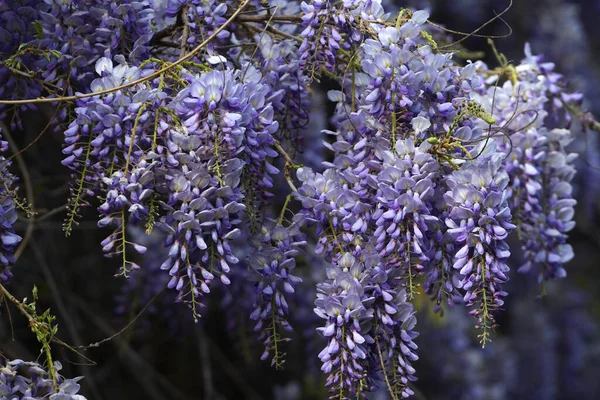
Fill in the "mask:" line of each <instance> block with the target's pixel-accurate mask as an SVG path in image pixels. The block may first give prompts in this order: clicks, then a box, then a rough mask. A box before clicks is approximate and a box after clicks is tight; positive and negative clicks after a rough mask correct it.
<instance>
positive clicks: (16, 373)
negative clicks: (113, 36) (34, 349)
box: [0, 357, 85, 400]
mask: <svg viewBox="0 0 600 400" xmlns="http://www.w3.org/2000/svg"><path fill="white" fill-rule="evenodd" d="M54 369H55V371H60V370H61V369H62V365H61V364H60V363H59V362H58V361H57V362H55V363H54ZM79 380H81V377H78V378H74V379H67V378H64V377H63V376H61V375H59V374H57V375H56V383H57V385H58V390H57V391H55V390H54V387H53V385H54V384H53V381H52V379H51V378H50V376H49V374H48V371H47V370H46V369H45V368H43V367H42V366H41V365H40V364H38V363H35V362H26V361H23V360H6V359H4V357H0V397H2V398H4V399H23V400H41V399H52V400H85V397H83V396H82V395H80V394H77V393H78V392H79V389H80V385H79V383H77V382H78V381H79Z"/></svg>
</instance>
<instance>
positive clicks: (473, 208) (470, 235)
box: [445, 155, 515, 345]
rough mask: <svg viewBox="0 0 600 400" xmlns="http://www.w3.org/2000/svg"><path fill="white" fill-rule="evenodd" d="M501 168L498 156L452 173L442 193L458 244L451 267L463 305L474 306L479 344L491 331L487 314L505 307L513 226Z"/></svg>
mask: <svg viewBox="0 0 600 400" xmlns="http://www.w3.org/2000/svg"><path fill="white" fill-rule="evenodd" d="M500 165H501V156H499V155H498V156H495V157H493V158H492V159H487V160H485V161H480V163H477V162H476V163H474V164H472V165H469V166H468V167H467V168H464V169H461V170H459V171H455V172H454V173H452V174H451V175H450V176H448V181H447V184H448V187H449V189H450V190H449V191H448V192H447V193H446V195H445V197H446V203H447V204H448V206H449V207H450V211H449V213H448V218H447V219H446V221H445V223H446V225H447V226H448V232H449V233H450V234H451V235H452V236H453V237H454V239H455V241H456V246H455V250H456V252H455V253H454V265H453V268H454V269H456V270H459V271H460V275H461V276H462V277H463V279H462V280H461V281H460V282H458V285H457V286H458V288H459V289H462V291H464V292H465V294H464V301H465V303H466V306H467V307H471V306H473V305H475V306H476V308H474V309H473V310H472V311H471V312H470V314H471V315H474V316H476V317H477V320H478V325H479V327H480V328H481V329H482V330H483V332H482V333H481V335H480V336H481V342H482V344H483V345H485V342H486V341H487V340H489V338H488V334H489V333H488V331H487V330H488V328H494V327H495V321H494V317H493V315H492V314H491V313H492V312H493V311H494V310H497V309H498V308H499V307H501V306H502V305H503V304H504V301H503V300H502V299H501V297H502V296H505V295H506V292H504V291H502V288H501V286H502V284H503V283H504V282H506V281H507V280H508V276H507V274H508V271H509V267H508V265H507V264H506V261H507V260H508V257H509V256H510V251H509V248H508V244H507V243H506V241H505V239H506V237H507V236H508V234H509V233H510V232H511V231H512V230H513V229H514V228H515V226H514V225H513V224H511V222H510V221H511V212H510V208H509V207H508V203H507V201H506V194H505V188H506V185H507V184H508V174H506V172H504V171H502V170H500Z"/></svg>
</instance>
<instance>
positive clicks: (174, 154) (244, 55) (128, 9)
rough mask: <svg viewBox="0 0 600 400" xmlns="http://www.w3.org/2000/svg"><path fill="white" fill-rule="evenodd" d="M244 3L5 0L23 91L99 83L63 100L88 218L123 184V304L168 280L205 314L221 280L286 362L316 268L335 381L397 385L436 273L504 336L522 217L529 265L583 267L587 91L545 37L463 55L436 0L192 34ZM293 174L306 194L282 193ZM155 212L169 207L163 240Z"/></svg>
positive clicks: (362, 2) (337, 7)
mask: <svg viewBox="0 0 600 400" xmlns="http://www.w3.org/2000/svg"><path fill="white" fill-rule="evenodd" d="M244 4H247V3H244ZM267 5H268V6H269V7H266V6H267ZM236 7H239V4H238V3H236V2H232V1H216V0H205V1H201V0H143V1H124V2H120V3H119V2H112V1H97V0H84V1H81V2H75V1H70V0H66V1H58V0H46V1H44V2H42V3H40V4H37V3H35V2H31V1H28V0H24V1H22V2H21V3H20V6H19V7H13V8H10V7H8V6H6V5H0V21H5V24H4V25H2V28H0V39H2V40H0V55H2V59H3V61H2V62H0V97H10V98H13V97H14V98H22V97H39V96H56V95H57V94H60V91H59V90H58V89H59V88H62V89H63V90H64V91H65V93H70V94H71V93H78V92H81V93H91V94H93V96H89V97H84V98H79V99H78V100H77V101H76V104H75V107H74V108H73V109H71V110H70V111H71V112H67V110H68V108H67V107H65V108H64V109H62V110H61V113H60V114H59V117H64V118H67V117H68V118H69V119H68V121H67V122H68V124H69V125H68V127H67V128H66V129H65V130H64V141H65V148H64V149H63V153H64V155H65V158H64V160H63V165H64V166H66V167H67V168H69V169H70V170H71V172H72V175H73V178H74V179H73V182H72V183H71V196H70V199H69V214H68V217H67V220H66V222H65V230H66V232H67V234H68V233H70V231H71V230H72V228H73V226H74V225H75V224H76V223H77V218H78V216H79V211H80V209H81V207H84V206H88V205H90V204H91V202H92V201H93V198H94V197H98V198H99V199H100V201H99V204H98V205H97V210H98V212H99V213H100V218H99V221H98V225H99V226H100V227H110V228H111V229H112V231H111V232H110V233H109V234H108V237H107V238H106V239H105V240H104V241H102V248H103V251H104V252H105V254H106V255H107V256H117V257H119V258H120V259H122V262H121V269H120V274H122V275H125V276H127V275H128V274H129V273H130V272H131V274H132V275H131V278H130V281H128V282H127V283H126V284H125V286H124V288H123V291H122V293H121V296H120V298H119V302H120V307H119V311H120V312H125V311H131V310H133V309H135V305H133V306H132V305H131V304H127V303H128V302H132V293H138V294H139V297H140V299H141V300H140V301H144V302H146V301H149V300H150V298H151V296H153V295H154V294H155V293H157V292H158V291H159V290H160V289H162V288H163V287H165V286H166V287H168V288H170V289H174V291H173V292H172V293H173V296H174V297H175V300H176V301H177V302H184V303H186V304H188V305H189V307H190V308H191V309H192V317H193V318H194V320H197V318H198V317H199V316H200V307H204V306H205V305H204V303H203V302H204V300H203V299H202V297H203V296H204V295H206V294H208V293H210V292H213V291H218V290H220V291H221V292H223V293H225V296H224V298H225V300H224V301H223V302H222V307H223V308H224V309H225V312H226V315H227V316H228V317H229V316H231V315H232V314H234V313H235V314H240V313H242V314H244V318H246V319H249V320H251V321H253V322H252V324H253V325H254V330H255V331H256V332H258V336H259V338H260V340H261V341H262V342H263V344H264V349H265V350H264V352H263V355H262V358H263V359H267V358H271V364H272V365H274V366H275V367H277V368H279V367H281V366H282V365H283V363H284V353H283V352H282V350H281V348H280V347H279V344H280V343H282V342H285V341H287V340H289V338H288V335H286V334H285V333H283V332H282V331H291V330H292V328H291V326H292V324H293V323H294V326H296V323H295V322H294V315H293V314H294V310H295V306H294V304H293V302H294V301H295V300H297V298H298V297H299V295H300V294H302V295H305V294H307V293H312V294H315V293H314V291H315V290H316V301H315V308H314V312H315V315H316V316H317V317H318V318H319V319H320V323H321V326H320V327H319V329H318V331H319V332H320V334H321V336H322V337H323V338H324V339H325V340H326V341H327V344H326V346H325V347H324V348H323V349H322V351H320V353H319V356H318V357H319V359H320V361H321V363H322V367H321V369H322V371H323V372H325V373H326V374H327V386H328V387H329V388H330V390H331V392H332V394H333V396H334V398H336V399H338V400H342V399H345V398H351V397H352V398H354V397H359V396H362V397H365V396H367V393H369V392H370V393H374V392H375V391H376V390H378V387H383V386H385V389H386V391H387V392H389V394H390V396H391V397H392V399H393V400H399V399H400V398H408V397H411V396H412V395H413V394H414V392H413V388H412V387H411V385H412V384H411V382H413V381H415V380H416V377H415V373H416V371H415V369H414V367H413V363H414V362H415V361H416V360H417V359H418V356H417V345H416V338H417V336H418V334H417V333H416V332H415V330H414V329H415V324H416V318H415V311H414V307H413V303H414V302H415V301H416V299H417V298H418V295H419V291H420V289H419V288H420V286H423V289H424V291H425V293H426V294H427V295H429V296H431V297H432V298H433V300H434V301H435V303H436V305H435V310H436V311H443V308H444V307H445V305H446V304H447V305H449V306H450V307H452V306H454V305H455V304H460V303H463V304H464V305H466V306H467V307H469V308H471V311H470V314H471V315H473V316H474V317H476V319H477V321H478V322H477V327H478V328H480V329H481V330H482V333H481V334H480V336H479V337H480V338H481V342H482V343H483V344H485V343H486V342H487V341H489V340H490V338H489V335H490V330H491V329H493V328H494V327H495V326H496V322H495V321H496V320H495V313H496V312H497V311H498V310H499V309H500V308H501V307H502V306H503V304H504V303H503V298H504V296H506V295H507V293H506V292H505V291H504V288H505V283H506V282H507V281H508V279H509V275H510V268H509V256H510V254H511V252H510V250H509V246H508V244H507V243H508V242H507V238H508V236H509V235H510V234H511V232H512V231H513V230H515V231H516V233H517V236H518V238H519V239H520V242H521V246H522V249H523V251H524V258H525V263H524V265H523V266H522V267H521V271H528V270H536V271H539V277H540V279H541V280H546V279H552V278H560V277H563V276H565V269H564V264H565V263H566V262H568V261H569V260H570V259H571V258H572V257H573V249H572V248H571V247H570V245H568V244H567V234H568V232H569V231H570V230H571V229H572V228H573V226H574V222H573V216H574V205H575V200H574V199H573V193H572V187H571V181H572V179H573V176H574V174H575V169H574V167H573V161H574V158H575V155H573V154H571V153H569V151H567V146H568V145H569V143H570V142H571V141H572V139H573V137H572V134H571V131H570V130H569V128H570V123H571V122H572V118H571V116H570V113H571V112H572V107H573V106H577V107H579V106H580V103H581V96H580V95H579V94H577V93H570V92H568V91H567V90H566V89H565V88H564V85H563V83H562V76H561V75H560V74H558V73H556V72H554V65H553V64H551V63H545V62H543V60H542V58H541V57H539V56H533V55H532V54H531V51H530V50H529V48H526V52H525V53H526V57H525V59H524V60H523V61H522V62H521V63H520V64H519V65H516V66H513V65H508V64H507V65H503V66H500V67H498V68H489V67H488V66H487V65H486V64H484V63H483V62H475V63H473V62H470V61H469V62H467V63H466V64H465V65H462V66H461V65H459V64H457V63H456V62H455V61H454V60H453V58H452V54H451V53H448V52H445V51H443V49H442V48H441V47H440V46H439V45H438V44H437V42H436V38H437V37H438V36H436V35H438V34H441V31H440V30H435V29H432V28H430V27H428V25H427V22H428V18H429V14H428V12H426V11H422V10H421V11H414V12H412V11H410V10H408V9H403V10H401V12H400V13H399V14H398V15H397V17H396V18H395V20H394V19H391V18H389V17H390V15H388V14H386V13H385V11H384V8H383V6H382V4H381V0H345V1H342V2H332V1H329V0H313V1H307V2H302V3H301V4H298V2H285V1H283V0H275V1H271V2H262V1H258V0H255V1H252V2H250V5H249V6H248V8H247V9H246V10H244V13H241V14H239V15H237V16H236V19H235V20H233V21H231V22H230V23H228V25H227V26H226V27H225V29H223V30H222V31H220V33H219V34H218V35H216V38H215V39H214V40H212V41H211V42H210V43H208V44H206V46H203V47H202V48H200V49H195V50H193V51H194V53H193V54H189V52H190V51H192V49H194V48H195V47H196V46H197V45H198V44H199V43H201V42H203V41H204V40H205V39H206V38H207V37H209V36H211V35H212V34H213V33H214V32H215V31H216V30H218V29H220V28H221V27H222V25H223V24H225V23H227V21H228V20H229V17H230V16H231V15H232V13H233V12H234V10H237V8H236ZM155 16H156V17H158V19H157V20H154V21H153V18H154V17H155ZM444 35H445V33H444ZM444 40H445V39H444ZM21 44H24V47H19V46H20V45H21ZM186 54H187V55H188V56H189V57H186V59H185V60H179V61H178V62H177V65H173V62H174V61H175V60H177V59H180V58H181V57H182V56H186ZM126 55H127V56H126ZM499 58H501V57H499ZM25 71H26V72H25ZM94 72H95V73H94ZM29 73H31V74H32V75H31V76H29V77H27V75H28V74H29ZM324 77H327V78H328V79H331V80H332V82H334V83H336V84H337V85H338V87H337V88H336V89H338V90H331V91H329V93H328V94H327V97H328V99H329V101H331V102H332V103H334V104H335V111H334V113H333V116H332V117H331V120H330V128H331V130H324V131H323V133H325V134H326V135H327V136H328V137H327V139H326V140H325V141H324V142H323V146H322V147H324V148H326V149H328V150H330V151H331V153H332V154H331V155H332V157H331V158H328V159H327V161H324V162H323V163H322V168H321V169H318V171H317V169H315V170H313V169H312V168H309V167H306V166H302V165H299V164H297V163H298V162H299V160H300V158H299V157H298V154H297V153H298V152H301V151H302V149H303V148H304V147H308V148H309V149H310V150H311V151H313V153H315V154H316V153H317V151H314V148H315V147H316V146H315V143H317V142H318V141H317V140H315V139H316V136H317V133H316V132H311V131H310V130H311V129H315V125H311V124H310V119H311V118H310V117H311V115H310V114H311V112H310V107H311V100H312V98H314V97H316V96H319V95H323V92H320V91H319V90H313V89H312V88H310V86H309V85H310V83H311V82H313V81H315V80H316V81H319V79H321V78H324ZM138 80H142V82H141V83H140V82H138V83H137V84H136V85H134V86H129V87H126V88H123V87H122V85H123V84H129V83H131V82H133V81H138ZM107 90H108V91H110V93H106V94H102V95H100V94H98V93H99V92H101V91H107ZM11 96H13V97H11ZM323 97H324V96H323ZM315 104H318V103H315ZM322 108H326V107H322ZM3 110H4V111H0V112H1V113H2V114H0V117H2V118H4V117H5V116H6V112H5V111H6V110H5V109H3ZM318 111H320V110H318ZM315 114H317V113H315ZM316 116H317V117H319V116H322V114H318V115H316ZM15 121H16V126H19V124H20V122H19V120H18V119H15ZM588 122H589V121H588ZM323 125H324V123H323V122H322V121H321V123H320V124H319V125H318V126H319V127H323ZM303 140H304V143H302V142H303ZM317 144H318V143H317ZM0 146H2V147H5V145H4V144H3V142H0ZM312 161H313V160H309V162H311V164H314V163H313V162H312ZM8 166H9V163H8V162H7V161H6V160H4V159H3V158H2V159H0V179H2V181H3V182H6V183H7V184H6V185H4V187H0V229H1V230H0V235H1V236H0V238H1V247H0V250H1V252H0V268H3V271H8V270H7V269H6V268H5V267H7V266H9V265H10V264H11V263H12V262H13V261H14V259H13V258H12V253H13V252H14V248H15V245H16V244H17V243H18V241H19V240H20V238H19V236H17V235H16V234H15V233H14V230H13V229H12V224H13V223H14V221H15V218H16V213H15V211H14V201H13V197H11V196H12V192H11V190H13V189H11V188H10V186H11V184H12V183H13V180H14V178H13V177H12V175H10V174H9V173H8V171H7V167H8ZM281 172H282V173H281ZM292 172H295V174H293V173H292ZM277 175H279V179H275V177H276V176H277ZM298 181H300V183H299V184H298ZM284 186H287V187H289V189H291V191H292V194H290V195H289V197H287V198H286V201H285V204H284V205H283V210H276V209H275V208H276V206H278V205H280V204H281V203H282V202H281V201H279V200H280V198H277V195H281V194H283V193H284V191H286V193H287V192H288V189H287V188H285V189H284ZM280 197H283V196H280ZM293 200H295V201H296V202H297V204H293V203H292V204H290V201H293ZM290 214H293V217H291V218H288V216H289V215H290ZM274 215H279V219H273V216H274ZM142 226H143V228H144V231H145V232H146V233H147V234H148V235H150V234H151V233H152V232H153V231H154V230H155V229H160V230H161V233H162V236H160V235H158V236H160V239H162V240H164V248H163V249H156V248H155V247H156V243H155V242H153V241H149V240H148V238H146V237H144V235H143V234H142V233H141V232H142V230H141V228H142ZM311 228H314V234H315V235H314V240H313V238H311V237H309V236H308V232H311V231H310V229H311ZM154 235H157V234H156V233H154ZM158 236H156V237H158ZM309 243H310V245H311V248H312V246H313V245H314V253H316V254H317V255H319V256H321V257H322V258H323V259H324V261H323V264H322V265H323V266H324V267H323V268H319V267H318V266H319V265H321V264H315V266H309V268H307V269H308V271H307V272H306V273H304V272H301V268H296V266H297V265H298V264H299V260H300V259H301V258H300V257H299V255H300V254H301V249H302V248H303V247H305V246H307V245H308V244H309ZM130 249H133V250H135V252H137V253H138V254H140V256H139V257H138V256H135V257H132V256H131V255H130V254H129V250H130ZM142 256H145V257H142ZM148 258H151V260H150V261H146V262H144V263H141V262H140V261H139V260H144V259H148ZM307 264H310V262H307ZM9 275H10V272H2V275H0V277H1V278H2V279H3V280H6V279H8V277H9ZM301 276H302V277H308V278H309V279H307V280H311V281H316V285H314V286H316V289H315V287H313V288H312V289H310V290H307V289H306V288H305V287H304V288H303V287H301V286H300V284H301V282H302V278H301ZM314 277H319V278H318V279H313V278H314ZM215 288H218V289H217V290H215ZM175 293H176V295H175ZM235 296H239V299H238V298H237V297H235ZM238 300H239V301H238ZM236 302H237V303H239V304H235V303H236ZM303 302H304V303H303ZM307 303H308V302H307V299H300V300H299V302H298V303H296V306H297V305H298V304H307ZM153 311H154V309H151V312H153ZM313 318H315V317H314V316H313ZM229 319H230V321H229V322H230V324H231V325H234V324H235V322H233V321H234V320H236V321H237V315H236V316H235V317H231V318H229ZM299 319H300V320H303V321H309V320H310V318H308V317H307V316H306V315H300V316H299ZM312 322H314V321H312Z"/></svg>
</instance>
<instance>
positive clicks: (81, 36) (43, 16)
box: [0, 0, 153, 129]
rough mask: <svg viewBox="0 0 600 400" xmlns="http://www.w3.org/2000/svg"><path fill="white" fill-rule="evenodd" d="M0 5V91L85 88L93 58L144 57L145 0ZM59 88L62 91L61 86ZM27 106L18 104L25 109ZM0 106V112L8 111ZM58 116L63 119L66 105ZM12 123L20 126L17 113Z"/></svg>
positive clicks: (18, 94)
mask: <svg viewBox="0 0 600 400" xmlns="http://www.w3.org/2000/svg"><path fill="white" fill-rule="evenodd" d="M20 3H22V4H20V6H19V7H9V6H8V4H2V5H0V18H1V19H2V20H3V21H5V23H3V24H2V28H0V39H1V40H0V42H2V43H3V44H2V47H0V59H2V62H1V63H0V96H1V97H2V98H10V99H21V98H35V97H39V96H41V95H42V93H46V94H47V95H49V96H59V95H63V94H73V93H75V92H76V91H80V92H86V91H88V90H89V83H90V81H91V80H92V79H93V77H94V73H93V67H94V64H95V63H96V61H97V60H98V58H100V57H102V56H104V55H108V56H110V54H127V55H128V56H129V60H130V61H131V62H138V61H139V60H143V59H145V58H147V57H148V56H149V47H148V42H149V40H150V38H151V36H152V29H151V26H150V20H151V19H152V18H153V10H152V8H151V5H150V3H149V1H147V0H143V1H133V0H127V1H124V2H119V3H115V2H106V1H98V0H84V1H71V0H68V1H62V0H61V1H57V0H46V1H24V2H20ZM63 88H64V90H63ZM27 108H31V107H30V106H22V107H21V110H22V111H25V110H26V109H27ZM8 111H10V109H6V108H5V106H3V105H2V106H0V117H2V118H5V117H6V116H8V114H7V112H8ZM58 116H59V117H60V118H61V119H66V118H67V114H66V108H62V110H61V111H60V113H59V114H58ZM11 122H12V124H13V126H12V128H15V127H19V128H20V129H22V128H23V127H22V123H21V120H20V117H19V114H18V113H16V112H15V113H14V117H13V118H12V119H11Z"/></svg>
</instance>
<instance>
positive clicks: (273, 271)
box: [249, 221, 306, 368]
mask: <svg viewBox="0 0 600 400" xmlns="http://www.w3.org/2000/svg"><path fill="white" fill-rule="evenodd" d="M257 236H258V237H259V238H260V240H255V241H254V242H255V243H254V244H253V246H255V251H254V252H253V253H252V254H251V255H250V257H249V264H250V267H251V268H252V273H253V274H254V275H255V279H256V280H257V285H256V300H255V301H254V305H253V306H254V310H253V311H252V314H251V315H250V319H252V320H253V321H256V325H255V326H254V331H256V332H260V337H259V338H260V339H261V340H263V343H264V345H265V351H264V353H263V355H262V359H263V360H264V359H266V358H268V357H269V355H270V354H271V353H274V354H273V358H272V361H271V364H272V365H273V366H276V367H278V368H279V367H282V363H283V362H284V360H283V359H282V358H283V354H281V353H280V352H281V350H280V349H278V345H279V342H280V341H283V340H284V339H283V338H282V337H281V333H280V332H279V330H280V329H281V328H283V329H284V330H286V331H288V332H289V331H291V330H292V327H291V325H290V323H289V321H288V318H289V315H290V307H289V304H288V301H287V300H286V297H288V298H289V297H290V296H291V295H293V294H294V292H295V291H296V287H297V286H298V284H300V283H301V282H302V279H301V278H300V277H298V276H296V275H294V273H295V272H294V268H295V267H296V259H295V257H296V256H297V255H298V254H299V252H300V249H301V248H302V247H303V246H305V245H306V237H305V235H304V234H303V233H301V232H300V225H299V223H298V222H294V223H292V224H291V225H289V226H285V227H284V226H283V225H282V224H281V223H279V222H278V221H277V222H276V221H273V222H272V223H270V224H269V225H265V226H263V227H262V229H261V232H259V234H258V235H257Z"/></svg>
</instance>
